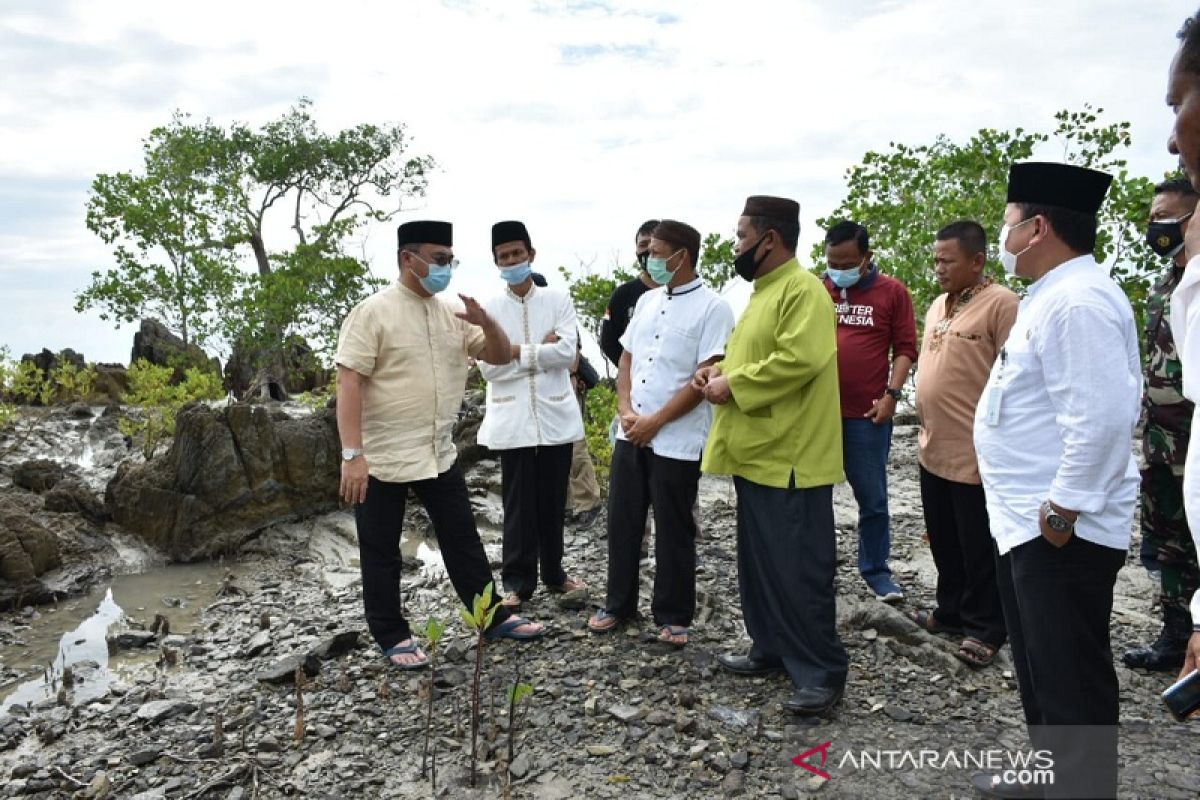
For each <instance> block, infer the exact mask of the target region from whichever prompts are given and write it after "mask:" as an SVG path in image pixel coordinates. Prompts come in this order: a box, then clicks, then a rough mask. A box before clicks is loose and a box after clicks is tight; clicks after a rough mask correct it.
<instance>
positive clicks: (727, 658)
mask: <svg viewBox="0 0 1200 800" xmlns="http://www.w3.org/2000/svg"><path fill="white" fill-rule="evenodd" d="M717 663H718V664H720V665H721V666H722V667H723V668H724V669H726V670H728V671H729V672H732V673H733V674H735V675H769V674H771V673H772V672H783V662H782V661H780V660H778V659H758V658H753V657H751V656H750V655H749V654H747V655H744V656H743V655H735V654H733V653H723V654H721V655H719V656H717Z"/></svg>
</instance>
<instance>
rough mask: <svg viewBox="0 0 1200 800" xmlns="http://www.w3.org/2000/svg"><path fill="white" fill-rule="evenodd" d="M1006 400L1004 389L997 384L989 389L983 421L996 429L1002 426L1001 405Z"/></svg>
mask: <svg viewBox="0 0 1200 800" xmlns="http://www.w3.org/2000/svg"><path fill="white" fill-rule="evenodd" d="M1003 399H1004V387H1002V386H997V385H995V384H993V385H991V386H989V387H988V390H987V405H986V406H984V418H983V421H984V422H986V423H987V424H988V425H991V426H992V427H995V426H996V425H999V424H1000V403H1001V402H1002V401H1003Z"/></svg>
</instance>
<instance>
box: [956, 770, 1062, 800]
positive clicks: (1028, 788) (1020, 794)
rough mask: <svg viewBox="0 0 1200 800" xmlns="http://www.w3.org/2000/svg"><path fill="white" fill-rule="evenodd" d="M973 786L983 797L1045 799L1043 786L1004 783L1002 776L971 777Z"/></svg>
mask: <svg viewBox="0 0 1200 800" xmlns="http://www.w3.org/2000/svg"><path fill="white" fill-rule="evenodd" d="M971 785H972V786H974V787H975V789H976V790H977V791H978V792H979V794H980V795H981V796H983V797H1001V798H1013V797H1016V798H1022V800H1040V798H1042V797H1045V792H1043V791H1042V787H1041V786H1037V785H1035V784H1032V783H1017V782H1016V781H1010V782H1008V783H1002V782H1001V781H1000V776H998V775H990V774H987V773H983V772H981V773H979V774H977V775H972V776H971Z"/></svg>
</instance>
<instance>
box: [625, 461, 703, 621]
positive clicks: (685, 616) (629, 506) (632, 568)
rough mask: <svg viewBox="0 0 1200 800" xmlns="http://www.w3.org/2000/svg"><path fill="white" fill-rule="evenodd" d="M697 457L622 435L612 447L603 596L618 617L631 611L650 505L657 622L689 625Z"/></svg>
mask: <svg viewBox="0 0 1200 800" xmlns="http://www.w3.org/2000/svg"><path fill="white" fill-rule="evenodd" d="M699 484H700V462H699V461H684V460H680V459H677V458H665V457H663V456H659V455H655V453H654V451H653V450H651V449H650V448H649V447H638V446H637V445H635V444H631V443H629V442H627V441H625V440H623V439H618V440H617V442H616V444H615V445H614V446H613V454H612V466H611V468H610V471H609V478H608V597H607V599H606V600H605V603H604V607H605V609H606V610H607V611H608V612H609V613H610V614H612V615H614V616H616V617H619V618H621V619H630V618H632V617H635V616H637V607H638V589H639V588H640V584H641V581H640V580H639V577H638V563H639V558H640V552H641V544H642V537H643V536H644V535H645V530H646V513H647V511H648V510H649V507H650V506H651V505H653V506H654V526H655V527H654V562H655V571H654V594H653V597H652V598H651V600H650V611H651V613H652V614H653V615H654V621H655V622H657V623H658V624H659V625H682V626H684V627H688V626H690V625H691V624H692V616H693V615H694V614H695V613H696V517H695V516H694V515H693V514H692V506H693V504H694V503H695V501H696V492H697V489H698V488H699Z"/></svg>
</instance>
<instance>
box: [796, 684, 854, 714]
mask: <svg viewBox="0 0 1200 800" xmlns="http://www.w3.org/2000/svg"><path fill="white" fill-rule="evenodd" d="M842 691H843V687H840V686H839V687H838V688H836V689H834V688H833V687H830V686H805V687H803V688H800V689H797V690H796V692H795V694H793V695H792V696H791V697H790V698H789V699H787V700H784V701H783V708H784V710H785V711H790V712H792V713H793V714H799V715H800V716H803V717H814V716H817V715H818V714H824V713H825V712H827V711H829V709H831V708H833V707H834V706H835V705H837V702H838V701H839V700H841V699H842Z"/></svg>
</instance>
